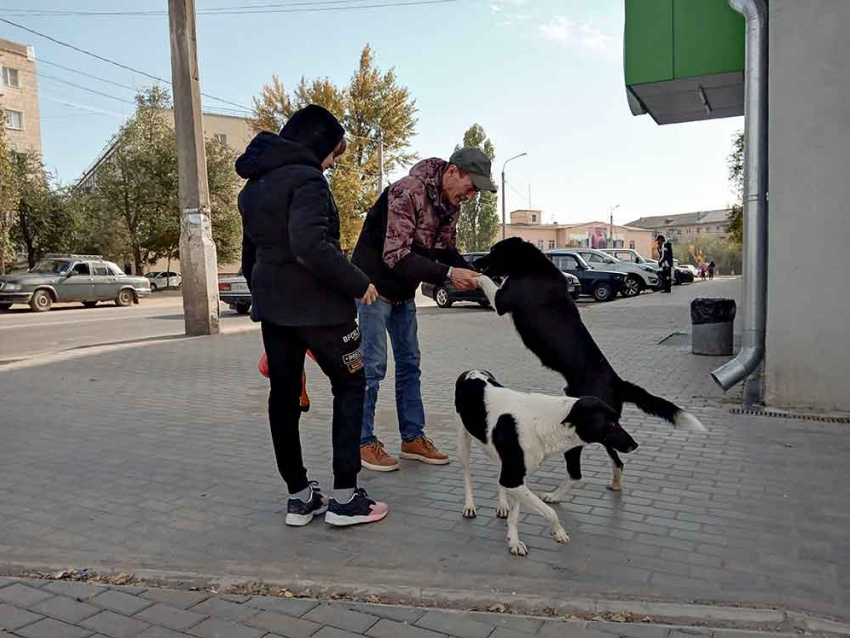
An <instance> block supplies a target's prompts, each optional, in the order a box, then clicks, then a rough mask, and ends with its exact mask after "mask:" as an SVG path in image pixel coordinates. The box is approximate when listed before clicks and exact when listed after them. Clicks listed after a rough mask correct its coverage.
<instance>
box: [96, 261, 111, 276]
mask: <svg viewBox="0 0 850 638" xmlns="http://www.w3.org/2000/svg"><path fill="white" fill-rule="evenodd" d="M94 275H95V277H108V276H109V271H108V270H107V269H106V266H101V265H99V264H98V265H96V266H95V267H94Z"/></svg>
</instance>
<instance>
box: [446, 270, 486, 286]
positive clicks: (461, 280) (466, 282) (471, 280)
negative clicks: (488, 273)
mask: <svg viewBox="0 0 850 638" xmlns="http://www.w3.org/2000/svg"><path fill="white" fill-rule="evenodd" d="M480 276H481V274H480V273H477V272H475V271H474V270H468V269H466V268H452V283H453V284H454V286H455V288H457V289H458V290H475V289H476V288H477V287H478V281H477V280H478V277H480Z"/></svg>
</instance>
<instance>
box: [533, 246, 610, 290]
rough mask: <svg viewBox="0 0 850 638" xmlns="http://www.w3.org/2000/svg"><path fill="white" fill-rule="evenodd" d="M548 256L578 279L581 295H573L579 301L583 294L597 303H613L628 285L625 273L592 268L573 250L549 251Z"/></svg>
mask: <svg viewBox="0 0 850 638" xmlns="http://www.w3.org/2000/svg"><path fill="white" fill-rule="evenodd" d="M546 255H547V257H549V259H551V260H552V262H553V263H554V264H555V265H556V266H557V267H558V268H560V269H561V272H566V273H569V274H571V275H573V276H575V277H577V278H578V280H579V282H580V283H581V290H580V293H578V292H577V293H574V294H573V298H574V299H578V296H579V294H582V295H590V296H592V297H593V298H594V299H596V301H611V300H612V299H614V297H616V296H617V294H619V293H621V292H622V291H623V287H624V286H625V283H626V275H625V274H624V273H621V272H616V271H613V270H601V269H596V268H591V267H590V266H589V265H588V264H587V262H586V261H584V259H582V258H581V256H580V255H578V254H577V253H576V252H575V251H573V250H547V251H546Z"/></svg>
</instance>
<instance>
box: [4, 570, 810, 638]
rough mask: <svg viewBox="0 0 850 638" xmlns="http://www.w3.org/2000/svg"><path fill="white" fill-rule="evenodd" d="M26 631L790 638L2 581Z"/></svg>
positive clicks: (63, 637)
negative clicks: (766, 637)
mask: <svg viewBox="0 0 850 638" xmlns="http://www.w3.org/2000/svg"><path fill="white" fill-rule="evenodd" d="M5 635H9V636H18V637H20V638H107V637H108V638H179V637H187V638H310V637H312V638H355V637H356V636H368V637H370V638H448V637H453V638H531V637H532V636H535V637H537V638H746V637H749V638H759V637H765V636H772V637H774V638H790V637H791V636H794V635H796V634H792V633H778V632H767V631H765V632H741V631H736V630H724V629H708V628H693V627H671V626H664V625H659V624H622V623H610V622H595V621H590V622H587V621H564V620H552V619H547V618H538V617H532V616H514V615H507V614H498V613H472V612H454V611H444V610H435V609H417V608H413V607H402V606H388V605H375V604H366V603H350V602H336V601H331V602H320V601H317V600H312V599H302V598H289V599H287V598H275V597H265V596H229V595H224V596H218V595H211V594H208V593H206V592H203V591H181V590H173V589H159V588H153V589H145V588H139V587H136V588H127V587H106V586H101V585H91V584H84V583H75V582H67V581H45V580H18V579H11V578H10V579H2V578H0V636H5Z"/></svg>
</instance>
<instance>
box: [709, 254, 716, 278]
mask: <svg viewBox="0 0 850 638" xmlns="http://www.w3.org/2000/svg"><path fill="white" fill-rule="evenodd" d="M716 268H717V265H716V264H715V263H714V260H713V259H712V260H711V261H710V262H708V278H709V279H714V270H715V269H716Z"/></svg>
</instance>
